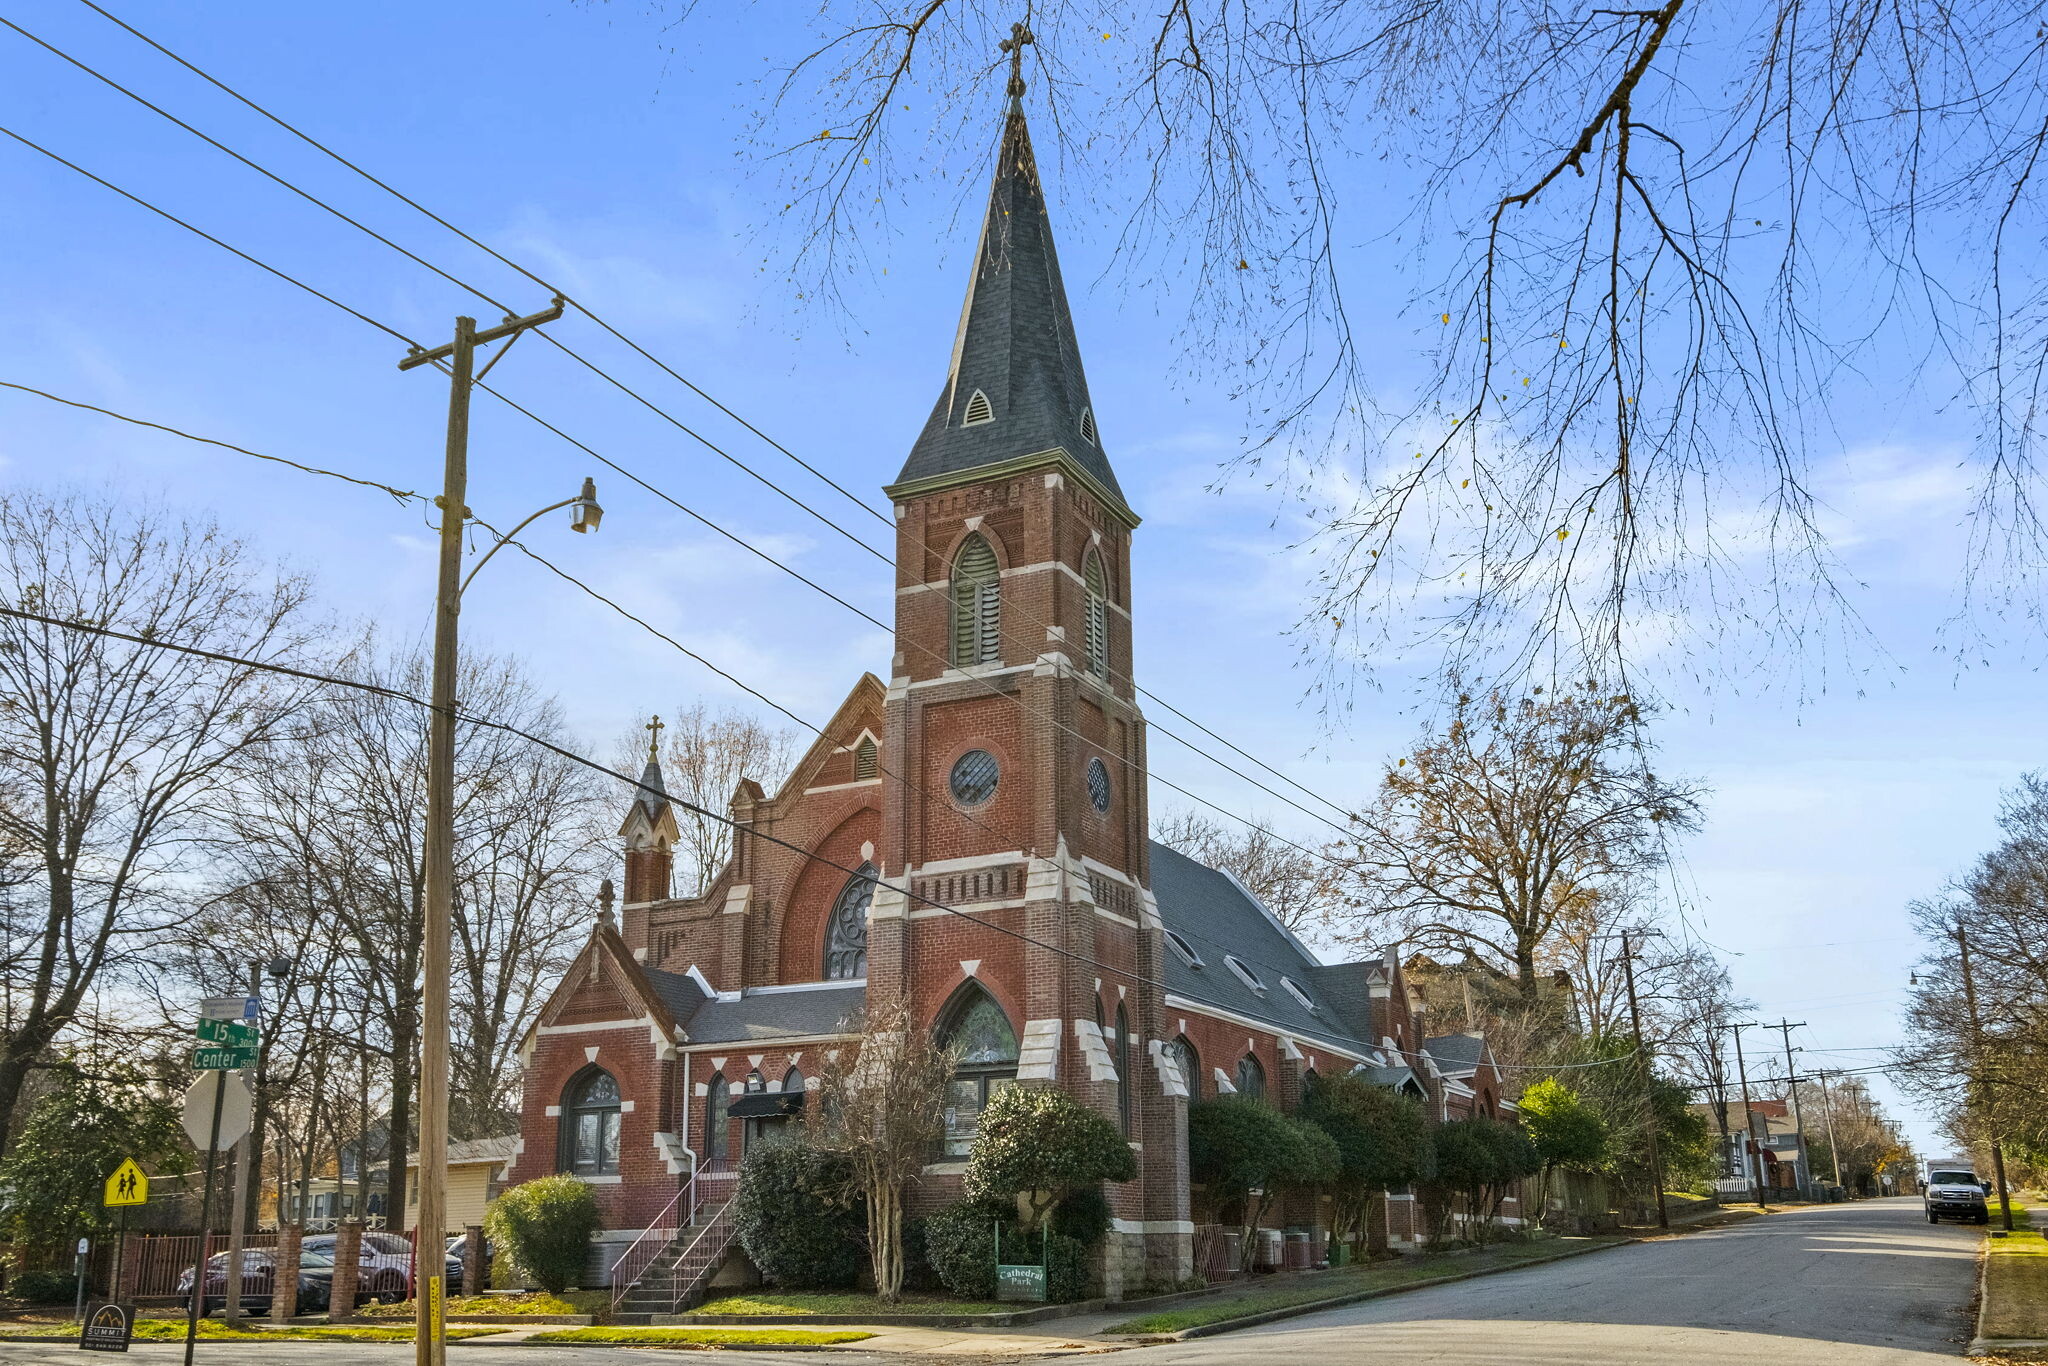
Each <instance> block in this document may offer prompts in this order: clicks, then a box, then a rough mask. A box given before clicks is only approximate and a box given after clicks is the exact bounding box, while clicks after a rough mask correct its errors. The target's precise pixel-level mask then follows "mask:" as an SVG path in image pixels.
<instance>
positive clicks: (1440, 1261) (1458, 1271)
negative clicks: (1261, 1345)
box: [1105, 1239, 1611, 1333]
mask: <svg viewBox="0 0 2048 1366" xmlns="http://www.w3.org/2000/svg"><path fill="white" fill-rule="evenodd" d="M1596 1241H1600V1240H1594V1239H1573V1240H1571V1241H1570V1242H1568V1243H1560V1242H1558V1241H1557V1240H1555V1239H1547V1240H1545V1241H1543V1242H1540V1243H1509V1244H1506V1245H1504V1246H1501V1247H1497V1248H1490V1249H1488V1250H1487V1251H1485V1252H1476V1253H1472V1254H1470V1255H1467V1256H1463V1257H1432V1258H1427V1259H1424V1258H1409V1259H1406V1260H1403V1261H1401V1262H1398V1263H1395V1264H1392V1265H1389V1264H1388V1263H1385V1262H1376V1263H1372V1264H1369V1265H1365V1266H1359V1267H1355V1268H1347V1269H1345V1270H1341V1271H1333V1272H1331V1273H1330V1274H1328V1275H1326V1276H1318V1277H1316V1278H1315V1279H1314V1280H1311V1281H1308V1282H1306V1283H1302V1284H1297V1285H1290V1286H1287V1287H1285V1288H1282V1289H1276V1290H1257V1289H1248V1290H1247V1291H1246V1292H1245V1293H1243V1294H1239V1295H1231V1296H1228V1297H1226V1298H1223V1299H1217V1300H1209V1301H1205V1302H1203V1303H1199V1304H1190V1305H1188V1306H1186V1307H1185V1308H1180V1309H1166V1310H1162V1311H1160V1312H1159V1313H1157V1314H1146V1315H1143V1316H1142V1317H1140V1318H1135V1319H1126V1320H1124V1321H1123V1322H1122V1323H1118V1324H1113V1325H1112V1326H1110V1327H1109V1328H1108V1329H1106V1330H1105V1331H1106V1332H1110V1333H1178V1332H1180V1331H1181V1330H1182V1329H1186V1328H1199V1327H1202V1326H1203V1325H1205V1324H1211V1323H1221V1322H1223V1321H1224V1320H1225V1319H1234V1318H1241V1317H1243V1316H1244V1315H1246V1314H1263V1313H1265V1312H1266V1311H1267V1310H1269V1309H1288V1308H1292V1307H1293V1306H1295V1305H1298V1304H1313V1303H1314V1302H1315V1301H1317V1300H1326V1299H1330V1298H1333V1297H1334V1296H1337V1295H1351V1294H1357V1293H1358V1292H1360V1291H1366V1290H1389V1289H1392V1288H1394V1287H1396V1286H1403V1285H1420V1284H1424V1283H1427V1282H1429V1281H1435V1280H1442V1279H1443V1278H1444V1277H1446V1276H1458V1275H1463V1274H1464V1273H1466V1272H1468V1271H1484V1270H1487V1269H1489V1268H1492V1267H1501V1266H1517V1265H1520V1264H1522V1263H1526V1262H1542V1261H1548V1260H1550V1259H1551V1258H1553V1257H1556V1256H1558V1255H1560V1254H1561V1253H1563V1252H1566V1251H1569V1250H1576V1249H1578V1248H1583V1247H1586V1246H1588V1245H1589V1244H1592V1243H1594V1242H1596ZM1608 1241H1611V1240H1608Z"/></svg>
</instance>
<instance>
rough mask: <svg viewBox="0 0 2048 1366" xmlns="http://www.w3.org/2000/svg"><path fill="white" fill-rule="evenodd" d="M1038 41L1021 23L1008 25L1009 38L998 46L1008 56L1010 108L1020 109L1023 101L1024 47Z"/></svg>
mask: <svg viewBox="0 0 2048 1366" xmlns="http://www.w3.org/2000/svg"><path fill="white" fill-rule="evenodd" d="M1037 41H1038V39H1037V38H1036V37H1034V36H1033V35H1032V32H1031V30H1030V29H1028V28H1026V27H1025V26H1024V25H1023V24H1022V23H1015V24H1012V25H1010V36H1009V37H1007V38H1005V39H1003V41H1002V42H1001V43H1000V44H998V46H999V47H1000V48H1001V49H1002V50H1003V51H1004V52H1007V53H1009V54H1010V92H1009V93H1010V107H1011V108H1013V109H1015V108H1019V107H1021V103H1022V101H1023V99H1024V45H1025V44H1026V43H1035V42H1037Z"/></svg>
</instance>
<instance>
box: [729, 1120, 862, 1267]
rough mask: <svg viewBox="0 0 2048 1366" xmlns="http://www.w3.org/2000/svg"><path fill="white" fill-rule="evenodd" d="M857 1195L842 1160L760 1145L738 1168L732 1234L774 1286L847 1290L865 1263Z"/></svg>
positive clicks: (797, 1145)
mask: <svg viewBox="0 0 2048 1366" xmlns="http://www.w3.org/2000/svg"><path fill="white" fill-rule="evenodd" d="M852 1192H853V1165H852V1164H851V1163H850V1162H848V1161H847V1160H846V1158H844V1157H843V1156H840V1155H839V1154H836V1153H828V1152H824V1151H821V1150H820V1149H817V1148H814V1147H811V1146H810V1145H809V1144H807V1143H802V1142H786V1143H757V1144H755V1145H754V1146H753V1147H751V1148H749V1149H748V1150H747V1155H746V1159H745V1160H744V1161H743V1162H742V1163H741V1164H740V1181H739V1190H738V1192H737V1194H736V1195H735V1196H734V1201H735V1203H734V1205H733V1229H734V1232H735V1233H736V1234H737V1235H738V1237H739V1240H740V1246H741V1247H744V1248H745V1249H746V1250H747V1256H748V1257H750V1258H752V1259H753V1262H754V1265H755V1266H756V1267H758V1268H760V1271H761V1274H762V1275H763V1276H765V1277H767V1278H768V1279H769V1281H771V1282H773V1283H774V1284H776V1285H779V1286H784V1287H786V1288H788V1289H792V1290H842V1289H845V1288H847V1287H850V1286H852V1285H853V1284H854V1283H855V1282H856V1281H858V1280H859V1279H860V1268H861V1264H862V1262H863V1261H864V1260H865V1257H864V1253H863V1251H862V1248H861V1243H860V1235H861V1227H862V1224H863V1223H864V1220H863V1219H862V1218H861V1212H862V1211H861V1207H860V1206H859V1205H857V1204H856V1203H855V1202H854V1200H853V1199H852V1198H851V1197H852Z"/></svg>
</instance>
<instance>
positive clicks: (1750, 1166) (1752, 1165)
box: [1727, 1020, 1764, 1208]
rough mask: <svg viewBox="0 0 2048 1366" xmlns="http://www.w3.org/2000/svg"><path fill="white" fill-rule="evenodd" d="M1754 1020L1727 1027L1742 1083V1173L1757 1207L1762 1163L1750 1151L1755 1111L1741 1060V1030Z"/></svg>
mask: <svg viewBox="0 0 2048 1366" xmlns="http://www.w3.org/2000/svg"><path fill="white" fill-rule="evenodd" d="M1757 1027H1758V1025H1757V1022H1756V1021H1755V1020H1744V1021H1743V1022H1742V1023H1740V1024H1731V1025H1728V1026H1727V1028H1729V1029H1731V1030H1733V1031H1734V1032H1735V1076H1736V1079H1737V1080H1738V1081H1740V1082H1741V1083H1742V1174H1743V1175H1744V1176H1746V1177H1748V1178H1749V1186H1750V1192H1751V1193H1752V1194H1753V1195H1755V1196H1756V1203H1757V1206H1758V1207H1759V1208H1762V1207H1763V1203H1764V1177H1763V1164H1762V1163H1760V1162H1758V1161H1757V1160H1756V1158H1755V1156H1754V1154H1752V1153H1751V1151H1750V1150H1751V1149H1752V1148H1754V1147H1756V1118H1755V1115H1756V1111H1755V1110H1754V1109H1753V1108H1751V1106H1750V1103H1749V1067H1748V1065H1747V1064H1745V1063H1744V1062H1743V1060H1742V1031H1743V1030H1745V1029H1755V1028H1757Z"/></svg>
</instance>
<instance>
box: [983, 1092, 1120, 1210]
mask: <svg viewBox="0 0 2048 1366" xmlns="http://www.w3.org/2000/svg"><path fill="white" fill-rule="evenodd" d="M1137 1174H1138V1164H1137V1159H1136V1158H1135V1157H1133V1156H1132V1154H1131V1145H1130V1144H1129V1143H1128V1142H1126V1141H1125V1139H1124V1136H1123V1135H1122V1134H1121V1133H1119V1132H1118V1131H1117V1127H1116V1125H1114V1124H1112V1123H1111V1122H1110V1121H1109V1120H1107V1119H1105V1118H1103V1116H1102V1115H1100V1114H1098V1113H1097V1112H1096V1111H1094V1110H1092V1109H1090V1108H1089V1107H1087V1106H1086V1105H1083V1104H1081V1102H1079V1101H1077V1100H1075V1099H1074V1098H1073V1097H1072V1096H1070V1095H1068V1094H1067V1093H1066V1092H1064V1091H1055V1090H1052V1089H1050V1088H1048V1087H1041V1086H1012V1087H1010V1088H1008V1089H1007V1090H1004V1091H1002V1092H1000V1093H998V1094H997V1095H995V1096H994V1097H992V1098H991V1099H990V1100H989V1103H988V1108H987V1109H985V1110H983V1111H982V1112H981V1122H980V1130H979V1132H978V1133H977V1135H976V1137H975V1141H974V1152H973V1153H972V1155H970V1156H969V1157H968V1159H967V1193H968V1194H969V1195H970V1196H992V1197H1003V1196H1021V1197H1023V1200H1024V1206H1025V1210H1026V1215H1025V1226H1026V1227H1027V1228H1030V1229H1033V1230H1036V1229H1037V1228H1038V1226H1039V1225H1041V1224H1043V1223H1044V1222H1045V1219H1046V1216H1047V1215H1049V1214H1050V1213H1052V1211H1053V1210H1054V1208H1056V1207H1057V1206H1059V1205H1060V1204H1061V1203H1062V1202H1064V1201H1065V1200H1066V1199H1067V1198H1068V1197H1070V1196H1072V1195H1073V1194H1074V1193H1075V1192H1077V1191H1081V1190H1086V1189H1089V1188H1091V1187H1095V1186H1099V1185H1101V1184H1102V1183H1103V1182H1104V1181H1129V1180H1131V1179H1133V1178H1134V1177H1136V1176H1137Z"/></svg>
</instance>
